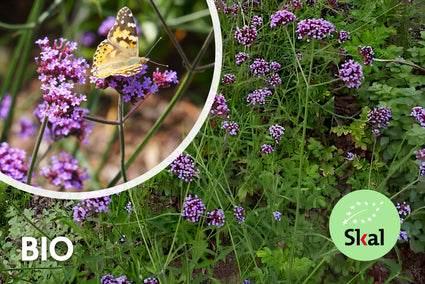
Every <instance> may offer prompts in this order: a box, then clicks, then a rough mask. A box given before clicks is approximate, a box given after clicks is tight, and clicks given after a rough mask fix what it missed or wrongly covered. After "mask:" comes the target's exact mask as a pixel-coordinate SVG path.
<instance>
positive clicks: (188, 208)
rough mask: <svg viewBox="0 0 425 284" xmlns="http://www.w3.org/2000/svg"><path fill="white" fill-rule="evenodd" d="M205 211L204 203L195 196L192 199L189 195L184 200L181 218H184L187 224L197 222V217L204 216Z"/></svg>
mask: <svg viewBox="0 0 425 284" xmlns="http://www.w3.org/2000/svg"><path fill="white" fill-rule="evenodd" d="M205 210H206V208H205V205H204V203H203V202H202V200H201V199H199V198H198V196H197V195H195V197H193V198H192V195H189V196H187V197H186V199H185V200H184V204H183V212H182V217H186V220H187V221H189V222H198V221H199V217H201V215H202V214H204V212H205Z"/></svg>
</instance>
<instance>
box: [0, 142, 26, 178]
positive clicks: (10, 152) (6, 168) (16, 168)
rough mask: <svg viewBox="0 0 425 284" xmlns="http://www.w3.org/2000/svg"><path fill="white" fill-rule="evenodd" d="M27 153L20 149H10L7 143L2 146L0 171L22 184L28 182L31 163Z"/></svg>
mask: <svg viewBox="0 0 425 284" xmlns="http://www.w3.org/2000/svg"><path fill="white" fill-rule="evenodd" d="M26 159H27V153H26V152H25V151H24V150H22V149H18V148H10V147H9V144H7V142H2V143H1V144H0V171H1V172H2V173H3V174H5V175H7V176H8V177H11V178H13V179H15V180H17V181H20V182H26V177H27V174H28V168H29V163H28V162H26Z"/></svg>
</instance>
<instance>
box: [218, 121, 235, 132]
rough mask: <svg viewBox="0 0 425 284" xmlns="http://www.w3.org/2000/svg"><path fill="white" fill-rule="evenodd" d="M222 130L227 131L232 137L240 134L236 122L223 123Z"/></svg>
mask: <svg viewBox="0 0 425 284" xmlns="http://www.w3.org/2000/svg"><path fill="white" fill-rule="evenodd" d="M221 129H224V130H227V132H229V134H230V135H237V134H238V132H239V124H237V123H236V122H234V121H231V122H228V121H223V122H222V123H221Z"/></svg>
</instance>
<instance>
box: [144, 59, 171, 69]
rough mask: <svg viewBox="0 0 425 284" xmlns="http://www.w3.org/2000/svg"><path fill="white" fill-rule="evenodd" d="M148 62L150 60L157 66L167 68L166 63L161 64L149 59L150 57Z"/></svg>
mask: <svg viewBox="0 0 425 284" xmlns="http://www.w3.org/2000/svg"><path fill="white" fill-rule="evenodd" d="M149 62H152V63H153V64H156V65H158V66H163V67H166V68H168V65H167V64H161V63H158V62H155V61H153V60H150V59H149Z"/></svg>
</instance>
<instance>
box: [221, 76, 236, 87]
mask: <svg viewBox="0 0 425 284" xmlns="http://www.w3.org/2000/svg"><path fill="white" fill-rule="evenodd" d="M235 82H236V76H235V74H224V76H223V78H222V79H221V84H222V85H223V86H224V85H229V84H234V83H235Z"/></svg>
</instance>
